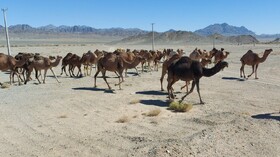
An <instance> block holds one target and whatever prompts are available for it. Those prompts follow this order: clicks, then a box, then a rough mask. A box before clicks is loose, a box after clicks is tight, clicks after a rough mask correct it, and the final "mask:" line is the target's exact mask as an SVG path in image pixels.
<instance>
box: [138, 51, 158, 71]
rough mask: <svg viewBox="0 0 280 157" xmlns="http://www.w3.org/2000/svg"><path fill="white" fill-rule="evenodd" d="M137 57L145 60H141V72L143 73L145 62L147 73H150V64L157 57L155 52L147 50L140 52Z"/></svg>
mask: <svg viewBox="0 0 280 157" xmlns="http://www.w3.org/2000/svg"><path fill="white" fill-rule="evenodd" d="M139 55H140V56H142V57H143V58H145V60H143V61H142V62H141V64H142V72H144V64H145V63H146V62H148V71H150V72H151V71H152V68H151V62H153V61H154V60H155V58H156V57H157V54H156V52H155V51H148V50H140V52H139Z"/></svg>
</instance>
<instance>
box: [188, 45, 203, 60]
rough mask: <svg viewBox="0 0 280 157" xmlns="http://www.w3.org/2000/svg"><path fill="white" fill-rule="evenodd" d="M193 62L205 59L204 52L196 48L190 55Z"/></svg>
mask: <svg viewBox="0 0 280 157" xmlns="http://www.w3.org/2000/svg"><path fill="white" fill-rule="evenodd" d="M189 57H190V58H191V59H192V60H196V61H200V60H201V59H202V58H203V55H202V52H201V50H200V49H197V48H195V49H194V50H193V51H192V52H191V53H190V55H189Z"/></svg>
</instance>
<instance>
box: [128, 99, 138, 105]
mask: <svg viewBox="0 0 280 157" xmlns="http://www.w3.org/2000/svg"><path fill="white" fill-rule="evenodd" d="M137 103H140V100H139V99H135V100H132V101H130V102H129V104H137Z"/></svg>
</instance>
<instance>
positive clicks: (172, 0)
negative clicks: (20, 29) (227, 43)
mask: <svg viewBox="0 0 280 157" xmlns="http://www.w3.org/2000/svg"><path fill="white" fill-rule="evenodd" d="M0 7H1V8H8V12H7V22H8V25H15V24H29V25H31V26H33V27H38V26H45V25H48V24H53V25H55V26H59V25H69V26H73V25H87V26H91V27H94V28H111V27H123V28H140V29H144V30H151V23H155V25H154V29H155V30H156V31H159V32H163V31H167V30H169V29H175V30H187V31H195V30H197V29H201V28H204V27H206V26H208V25H210V24H215V23H224V22H225V23H228V24H230V25H234V26H245V27H246V28H248V29H249V30H252V31H253V32H255V33H257V34H263V33H265V34H275V33H280V9H279V7H280V0H0ZM0 25H4V22H3V16H0Z"/></svg>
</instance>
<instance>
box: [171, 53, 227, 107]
mask: <svg viewBox="0 0 280 157" xmlns="http://www.w3.org/2000/svg"><path fill="white" fill-rule="evenodd" d="M227 66H228V63H227V62H219V63H217V64H216V65H215V66H214V67H213V68H211V69H206V68H203V67H202V66H201V64H200V63H199V62H198V61H195V60H192V59H190V58H189V57H181V58H180V59H179V60H177V61H176V62H173V63H172V64H171V65H170V66H169V67H168V78H167V81H168V85H167V90H168V94H169V99H174V98H175V97H174V94H173V88H172V85H173V84H174V83H175V82H177V81H178V80H183V81H187V82H189V81H193V82H192V87H191V90H190V91H189V92H187V94H186V95H184V96H183V97H182V99H181V101H180V102H182V101H183V100H184V98H185V97H186V96H187V95H189V94H190V93H192V92H193V89H194V87H195V85H196V87H197V92H198V95H199V100H200V103H201V104H204V102H203V101H202V99H201V96H200V92H199V80H200V78H201V77H202V76H205V77H210V76H213V75H215V74H216V73H218V72H219V71H220V70H221V69H223V68H225V67H227Z"/></svg>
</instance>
